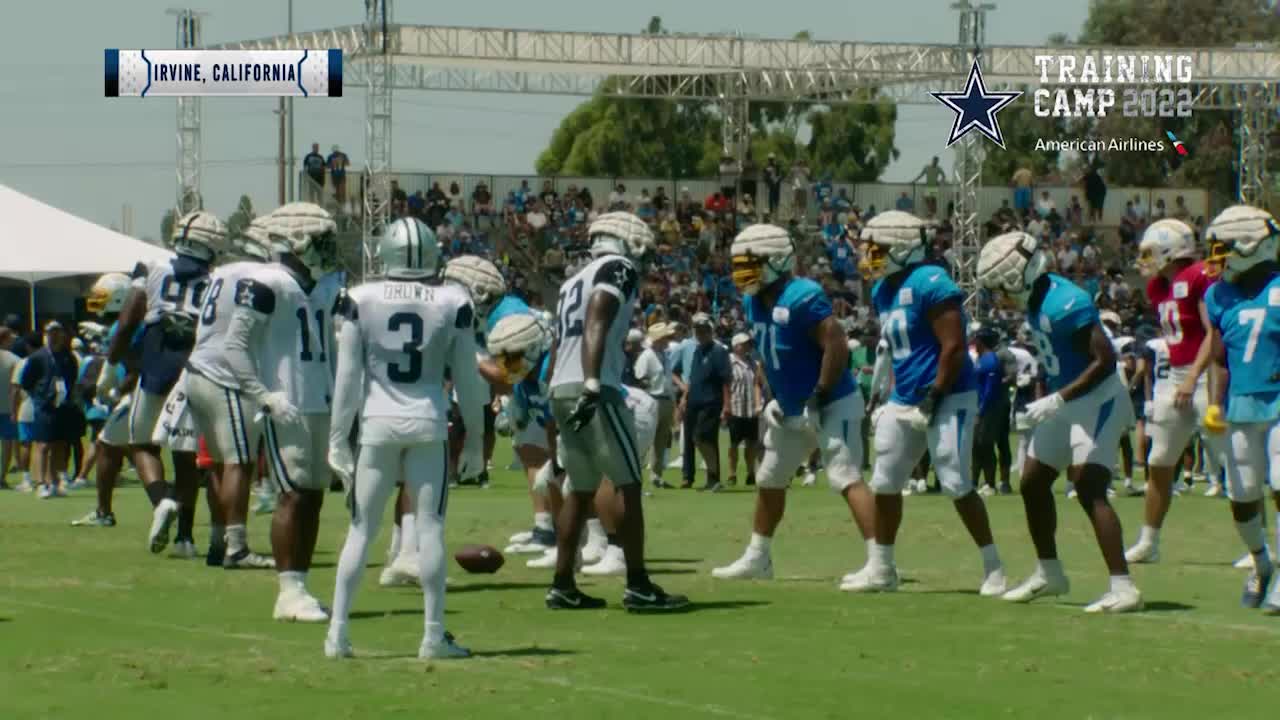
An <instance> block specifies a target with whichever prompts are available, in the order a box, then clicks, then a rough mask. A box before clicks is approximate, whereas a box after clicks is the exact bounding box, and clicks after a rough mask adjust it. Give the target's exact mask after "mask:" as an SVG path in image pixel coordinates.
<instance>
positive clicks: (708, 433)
mask: <svg viewBox="0 0 1280 720" xmlns="http://www.w3.org/2000/svg"><path fill="white" fill-rule="evenodd" d="M721 411H722V408H721V407H720V406H719V405H703V406H701V407H688V408H685V410H684V428H685V430H686V431H688V432H689V437H691V438H693V439H694V441H696V442H702V443H714V442H716V441H717V440H719V439H720V413H721Z"/></svg>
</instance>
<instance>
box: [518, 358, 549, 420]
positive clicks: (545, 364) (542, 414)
mask: <svg viewBox="0 0 1280 720" xmlns="http://www.w3.org/2000/svg"><path fill="white" fill-rule="evenodd" d="M550 375H551V353H550V352H544V353H542V357H541V358H539V359H538V363H537V368H536V369H535V370H534V371H533V372H531V373H529V374H528V375H526V376H525V378H524V380H521V381H520V384H518V385H516V386H515V387H514V388H512V391H511V402H512V404H513V405H514V406H515V407H514V409H515V413H514V414H513V417H516V418H520V419H522V420H524V421H525V422H532V423H535V424H537V426H538V427H543V428H544V427H546V426H547V419H548V418H550V417H551V406H550V405H549V404H548V403H547V380H548V379H549V377H550ZM522 424H523V423H522Z"/></svg>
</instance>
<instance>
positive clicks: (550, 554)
mask: <svg viewBox="0 0 1280 720" xmlns="http://www.w3.org/2000/svg"><path fill="white" fill-rule="evenodd" d="M559 556H560V553H559V551H557V550H556V549H555V548H551V549H550V550H547V551H546V552H544V553H542V554H541V555H539V556H538V557H536V558H534V559H532V560H530V561H528V562H526V563H525V564H524V566H525V567H527V568H534V569H535V570H545V569H547V568H553V567H555V566H556V558H558V557H559Z"/></svg>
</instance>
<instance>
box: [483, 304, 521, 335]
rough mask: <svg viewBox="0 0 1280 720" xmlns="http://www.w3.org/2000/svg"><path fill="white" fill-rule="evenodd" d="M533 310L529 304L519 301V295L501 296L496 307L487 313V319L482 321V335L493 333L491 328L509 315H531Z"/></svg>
mask: <svg viewBox="0 0 1280 720" xmlns="http://www.w3.org/2000/svg"><path fill="white" fill-rule="evenodd" d="M532 314H533V308H531V307H529V304H528V303H526V302H525V301H524V300H521V299H520V296H519V295H503V296H502V299H501V300H499V301H498V304H497V305H494V306H493V309H492V310H490V311H489V317H487V318H485V321H484V333H485V335H488V334H489V333H491V332H493V327H494V326H495V325H497V324H498V321H499V320H501V319H502V318H504V317H507V316H510V315H532Z"/></svg>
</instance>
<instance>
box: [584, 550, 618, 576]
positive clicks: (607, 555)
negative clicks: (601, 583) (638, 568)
mask: <svg viewBox="0 0 1280 720" xmlns="http://www.w3.org/2000/svg"><path fill="white" fill-rule="evenodd" d="M582 574H583V575H626V574H627V558H626V556H625V555H623V554H622V548H620V547H618V546H617V545H609V546H607V549H606V550H605V552H604V557H601V558H600V560H599V562H596V563H594V564H592V565H585V566H583V568H582Z"/></svg>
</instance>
